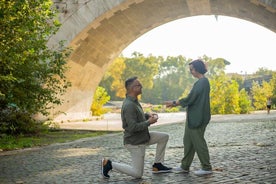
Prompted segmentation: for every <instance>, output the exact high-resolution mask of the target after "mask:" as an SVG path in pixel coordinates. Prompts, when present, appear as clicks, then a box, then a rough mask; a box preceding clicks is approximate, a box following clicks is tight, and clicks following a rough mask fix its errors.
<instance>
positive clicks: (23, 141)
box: [0, 129, 114, 151]
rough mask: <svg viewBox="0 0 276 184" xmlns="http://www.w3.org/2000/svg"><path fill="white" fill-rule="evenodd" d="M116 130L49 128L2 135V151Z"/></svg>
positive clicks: (67, 140)
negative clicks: (34, 132) (36, 132)
mask: <svg viewBox="0 0 276 184" xmlns="http://www.w3.org/2000/svg"><path fill="white" fill-rule="evenodd" d="M110 133H114V132H108V131H89V130H61V129H54V130H49V131H48V132H45V133H40V134H39V135H30V136H23V135H21V136H17V137H14V136H8V135H2V136H1V135H0V151H1V150H2V151H8V150H16V149H22V148H31V147H37V146H45V145H49V144H54V143H64V142H70V141H74V140H78V139H82V138H87V137H96V136H100V135H105V134H110Z"/></svg>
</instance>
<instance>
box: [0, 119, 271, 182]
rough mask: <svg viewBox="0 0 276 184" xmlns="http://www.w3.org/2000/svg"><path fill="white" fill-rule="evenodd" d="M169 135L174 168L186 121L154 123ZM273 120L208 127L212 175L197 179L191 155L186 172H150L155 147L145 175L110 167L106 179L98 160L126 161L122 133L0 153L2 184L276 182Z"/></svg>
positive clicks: (168, 154) (170, 160)
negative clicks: (140, 176) (115, 169)
mask: <svg viewBox="0 0 276 184" xmlns="http://www.w3.org/2000/svg"><path fill="white" fill-rule="evenodd" d="M151 130H154V131H163V132H167V133H169V134H170V140H169V143H168V145H167V151H166V156H165V159H166V161H165V162H166V163H165V164H166V165H168V166H171V167H175V166H179V162H180V160H181V158H182V156H183V144H182V141H183V133H184V124H183V123H175V124H167V125H161V126H156V127H152V128H151ZM275 136H276V120H264V121H260V120H256V121H254V120H250V122H246V121H243V122H240V121H239V122H211V123H210V124H209V126H208V127H207V130H206V140H207V142H208V145H209V150H210V156H211V163H212V165H213V169H214V173H213V174H212V175H210V176H206V177H198V176H195V175H194V174H193V171H195V170H197V169H199V168H200V165H199V161H198V159H197V157H196V158H195V160H194V162H193V165H192V167H191V172H190V173H189V174H176V173H167V174H152V173H151V165H152V162H153V161H154V155H155V147H154V146H152V147H149V148H148V149H147V152H146V162H145V172H144V173H145V174H144V177H143V178H142V179H140V180H137V179H133V178H132V177H129V176H127V175H124V174H121V173H118V172H115V171H112V172H111V173H110V175H111V178H110V179H109V180H104V179H102V177H101V175H100V159H101V158H102V157H108V158H110V159H112V160H116V161H120V162H126V163H128V162H129V161H130V158H129V153H128V152H127V151H126V149H124V147H123V145H122V133H117V134H112V135H107V136H101V137H97V138H87V139H81V140H78V141H74V142H69V143H65V144H56V145H50V146H46V147H41V148H36V149H29V150H24V151H12V152H6V153H1V154H0V183H1V184H9V183H11V184H12V183H26V184H36V183H38V184H44V183H45V184H46V183H47V184H59V183H60V184H65V183H66V184H69V183H70V184H71V183H74V184H75V183H80V184H86V183H89V184H90V183H91V184H97V183H116V184H159V183H165V184H170V183H171V184H175V183H276V137H275Z"/></svg>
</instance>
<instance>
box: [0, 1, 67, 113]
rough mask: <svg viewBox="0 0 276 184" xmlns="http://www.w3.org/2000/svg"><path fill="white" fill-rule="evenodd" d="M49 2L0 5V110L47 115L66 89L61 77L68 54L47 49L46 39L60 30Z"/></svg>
mask: <svg viewBox="0 0 276 184" xmlns="http://www.w3.org/2000/svg"><path fill="white" fill-rule="evenodd" d="M51 5H52V1H51V0H37V1H15V0H12V1H8V0H1V5H0V10H1V11H0V12H1V13H0V17H1V19H0V26H1V33H0V40H1V42H0V50H1V55H0V59H1V61H0V71H1V72H0V95H1V99H0V101H1V109H5V108H7V106H8V105H9V104H14V105H16V106H17V107H18V108H19V109H20V110H22V111H26V112H29V113H31V114H34V113H38V112H40V113H43V114H47V112H48V111H47V110H48V108H50V105H53V104H60V103H61V101H60V99H59V97H60V95H61V94H63V93H64V92H65V89H66V88H67V87H68V86H69V83H68V81H67V80H66V78H65V76H64V72H65V70H66V67H65V64H66V58H67V56H68V54H69V52H68V50H64V49H63V48H62V47H61V48H60V49H57V50H51V49H49V48H48V47H47V46H46V44H47V41H48V38H49V37H50V36H51V35H52V34H54V33H55V32H56V31H57V29H58V28H59V23H58V21H57V20H56V19H55V17H56V14H55V11H53V10H51Z"/></svg>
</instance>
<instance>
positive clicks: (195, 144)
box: [179, 77, 212, 171]
mask: <svg viewBox="0 0 276 184" xmlns="http://www.w3.org/2000/svg"><path fill="white" fill-rule="evenodd" d="M209 95H210V84H209V81H208V79H207V78H205V77H203V78H200V79H199V80H198V81H197V82H196V83H195V84H194V86H193V88H192V90H191V91H190V93H189V95H188V96H187V97H186V98H182V99H180V100H179V103H180V105H181V106H182V107H187V117H186V125H185V133H184V139H183V143H184V157H183V159H182V162H181V168H182V169H184V170H189V168H190V166H191V163H192V161H193V159H194V155H195V153H197V155H198V158H199V160H200V163H201V165H202V169H203V170H206V171H209V170H212V166H211V164H210V156H209V150H208V146H207V143H206V141H205V139H204V133H205V129H206V126H207V124H208V123H209V121H210V119H211V113H210V96H209Z"/></svg>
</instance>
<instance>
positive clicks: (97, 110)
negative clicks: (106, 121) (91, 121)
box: [91, 86, 110, 116]
mask: <svg viewBox="0 0 276 184" xmlns="http://www.w3.org/2000/svg"><path fill="white" fill-rule="evenodd" d="M109 100H110V96H109V95H108V94H107V92H106V90H105V89H104V88H103V87H100V86H99V87H97V89H96V92H95V94H94V96H93V102H92V105H91V111H92V115H93V116H100V115H102V114H104V113H106V109H104V108H103V105H104V104H106V102H108V101H109Z"/></svg>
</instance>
